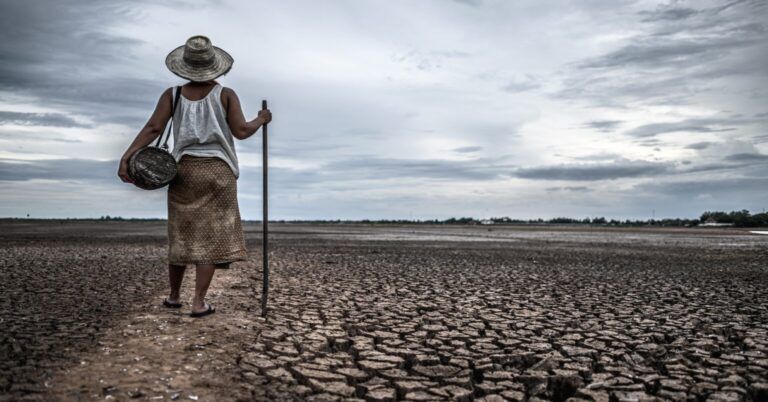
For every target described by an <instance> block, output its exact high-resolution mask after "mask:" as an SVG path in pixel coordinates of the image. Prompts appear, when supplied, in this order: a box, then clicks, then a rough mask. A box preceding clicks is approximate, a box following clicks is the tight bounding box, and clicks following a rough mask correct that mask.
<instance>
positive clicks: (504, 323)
mask: <svg viewBox="0 0 768 402" xmlns="http://www.w3.org/2000/svg"><path fill="white" fill-rule="evenodd" d="M0 226H2V228H1V229H2V230H0V233H1V234H0V240H2V243H0V263H1V264H2V267H3V275H4V277H5V281H4V282H3V283H0V310H1V311H2V319H0V324H1V325H2V331H1V332H0V357H2V359H0V365H2V366H0V393H1V394H0V395H1V396H0V400H129V399H139V400H200V401H203V400H211V401H214V400H243V401H246V400H316V401H337V400H348V401H352V400H365V401H395V400H412V401H432V400H457V401H471V400H482V401H538V400H555V401H565V400H570V401H580V400H588V401H589V400H593V401H646V400H647V401H654V400H673V401H697V400H701V401H705V400H712V401H750V400H754V401H764V400H768V380H767V379H766V378H768V333H767V331H768V290H767V289H766V285H768V268H767V267H766V263H765V261H766V260H767V259H766V257H768V252H767V251H766V250H768V236H758V235H751V234H749V233H748V232H745V231H737V230H730V231H723V230H717V231H714V230H702V229H698V230H647V229H634V230H621V229H613V230H603V229H600V230H598V229H581V230H576V229H565V228H564V229H553V228H538V229H524V228H511V227H493V228H486V227H458V228H457V227H453V228H441V227H421V226H414V227H383V228H380V227H365V226H331V225H323V226H310V225H274V226H275V227H274V237H273V241H272V243H271V244H272V249H271V253H270V258H271V264H272V265H271V277H270V279H271V291H270V308H269V315H268V318H267V319H266V320H264V319H262V318H260V316H259V314H260V309H259V298H260V292H261V271H260V269H261V267H260V264H261V254H260V248H259V245H260V240H259V238H258V236H259V230H260V228H259V227H258V226H252V225H247V226H246V231H247V238H248V248H249V257H250V259H249V261H245V262H240V263H236V264H233V266H232V268H231V269H229V270H219V271H217V274H216V276H215V277H214V281H213V285H212V287H211V290H210V292H209V301H210V302H211V303H212V304H214V305H215V306H216V308H217V312H216V313H215V314H213V315H212V316H209V317H205V318H202V319H193V318H190V317H188V315H187V313H188V310H189V301H190V300H191V294H192V286H193V283H192V282H193V277H194V272H193V271H192V270H191V269H190V270H189V272H188V273H187V278H186V280H185V285H184V288H183V292H182V300H183V301H184V303H185V305H184V307H183V308H182V309H180V310H173V309H166V308H164V307H162V306H161V305H160V302H161V301H162V298H163V296H164V292H165V290H164V289H165V282H164V281H165V278H166V272H165V267H164V258H165V244H166V243H165V237H164V233H165V232H164V230H165V226H164V223H151V222H143V223H139V222H125V223H120V222H104V223H87V222H86V223H83V222H64V223H58V222H41V223H24V222H23V221H17V222H13V221H5V222H2V223H0Z"/></svg>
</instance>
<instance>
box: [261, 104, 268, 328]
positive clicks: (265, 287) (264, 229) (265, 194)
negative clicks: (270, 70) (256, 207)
mask: <svg viewBox="0 0 768 402" xmlns="http://www.w3.org/2000/svg"><path fill="white" fill-rule="evenodd" d="M266 109H267V100H266V99H264V100H262V101H261V110H266ZM261 135H262V147H263V148H262V151H261V155H262V158H263V162H262V169H263V172H262V174H263V175H264V177H263V178H262V185H263V188H262V192H261V193H262V201H263V206H262V210H263V214H264V216H263V217H262V221H261V222H262V224H261V227H262V235H261V245H262V254H263V257H264V259H263V260H262V271H263V272H264V280H263V288H262V290H261V316H262V317H264V318H266V317H267V293H268V292H269V249H268V247H267V246H268V245H269V244H268V236H269V214H268V213H267V200H268V199H269V197H268V195H269V193H268V187H267V178H268V177H269V176H268V175H267V123H264V126H263V127H262V128H261Z"/></svg>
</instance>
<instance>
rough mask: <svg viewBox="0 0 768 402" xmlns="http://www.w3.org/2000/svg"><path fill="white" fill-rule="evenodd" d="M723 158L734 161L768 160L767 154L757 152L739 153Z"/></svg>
mask: <svg viewBox="0 0 768 402" xmlns="http://www.w3.org/2000/svg"><path fill="white" fill-rule="evenodd" d="M725 160H728V161H735V162H760V161H766V160H768V155H766V154H759V153H739V154H732V155H728V156H726V157H725Z"/></svg>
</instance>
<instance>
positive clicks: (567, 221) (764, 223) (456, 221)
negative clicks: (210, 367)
mask: <svg viewBox="0 0 768 402" xmlns="http://www.w3.org/2000/svg"><path fill="white" fill-rule="evenodd" d="M3 219H24V218H3ZM51 220H94V219H80V218H65V219H51ZM95 220H100V221H165V219H158V218H123V217H121V216H110V215H104V216H102V217H100V218H98V219H95ZM246 222H255V223H258V222H261V221H260V220H253V221H251V220H249V221H246ZM270 222H275V223H306V224H323V223H326V224H327V223H335V224H371V225H374V224H375V225H405V224H409V225H413V224H423V225H478V224H497V225H504V224H506V225H548V224H549V225H597V226H668V227H691V226H698V225H701V224H711V223H717V224H727V225H732V226H734V227H768V213H765V212H762V213H757V214H754V215H753V214H750V213H749V211H748V210H746V209H743V210H741V211H731V212H724V211H707V212H704V213H703V214H701V217H700V218H698V219H695V218H694V219H687V218H665V219H635V220H631V219H625V220H617V219H610V220H609V219H606V218H605V217H602V216H599V217H586V218H581V219H579V218H568V217H556V218H551V219H541V218H539V219H513V218H510V217H508V216H502V217H492V218H489V219H475V218H472V217H460V218H448V219H442V220H440V219H415V220H414V219H362V220H353V219H303V220H301V219H299V220H283V219H280V220H271V221H270Z"/></svg>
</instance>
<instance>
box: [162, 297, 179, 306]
mask: <svg viewBox="0 0 768 402" xmlns="http://www.w3.org/2000/svg"><path fill="white" fill-rule="evenodd" d="M163 306H165V307H168V308H179V307H181V303H180V302H176V303H174V302H171V301H168V298H167V297H166V298H165V299H163Z"/></svg>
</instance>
